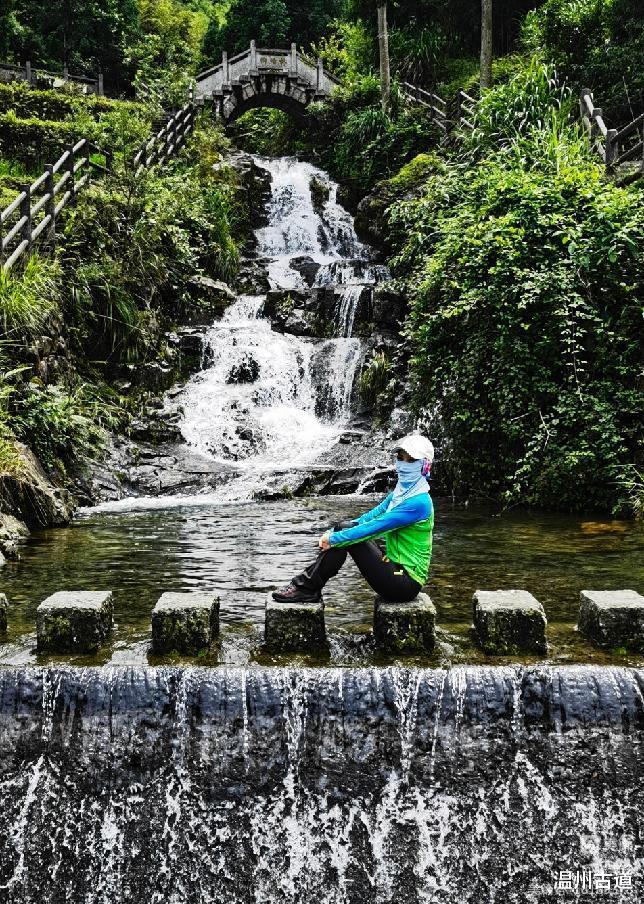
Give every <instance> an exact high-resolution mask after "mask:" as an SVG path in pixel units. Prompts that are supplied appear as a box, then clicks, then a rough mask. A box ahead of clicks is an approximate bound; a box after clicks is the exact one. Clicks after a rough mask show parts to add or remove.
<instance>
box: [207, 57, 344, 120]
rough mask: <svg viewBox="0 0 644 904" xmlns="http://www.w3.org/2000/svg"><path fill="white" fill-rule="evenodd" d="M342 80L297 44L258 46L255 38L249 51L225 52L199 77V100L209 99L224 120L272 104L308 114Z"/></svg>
mask: <svg viewBox="0 0 644 904" xmlns="http://www.w3.org/2000/svg"><path fill="white" fill-rule="evenodd" d="M338 84H339V82H338V80H337V79H336V78H335V77H334V76H332V75H331V74H330V73H328V72H327V71H326V70H325V69H324V67H323V65H322V61H321V60H317V61H313V60H311V59H309V58H308V57H306V56H304V55H303V54H301V53H300V52H299V51H298V49H297V46H296V45H295V44H291V47H290V49H288V50H285V49H280V48H278V49H274V48H258V47H257V46H256V44H255V41H251V45H250V47H249V49H248V50H245V51H244V52H243V53H239V54H237V55H236V56H233V57H229V56H228V54H227V53H226V52H224V53H223V54H222V61H221V63H219V64H218V65H217V66H213V67H212V68H211V69H207V70H206V71H205V72H201V73H200V74H199V75H198V76H197V79H196V84H195V98H196V99H203V100H206V99H208V98H211V99H212V101H213V103H214V105H215V109H216V111H217V112H218V114H219V115H220V116H221V117H222V118H223V119H224V120H225V121H226V122H228V121H232V120H234V119H236V118H237V117H238V116H241V115H242V114H243V113H245V112H246V111H247V110H250V109H251V108H252V107H274V108H277V109H280V110H285V111H286V112H288V113H291V114H292V115H293V116H295V117H298V118H304V117H305V113H306V108H307V107H308V105H309V104H310V103H312V102H313V101H316V100H321V99H323V98H325V97H328V95H329V94H330V93H331V92H332V91H333V89H334V88H335V87H336V85H338Z"/></svg>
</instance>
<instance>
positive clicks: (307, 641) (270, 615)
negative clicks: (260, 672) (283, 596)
mask: <svg viewBox="0 0 644 904" xmlns="http://www.w3.org/2000/svg"><path fill="white" fill-rule="evenodd" d="M264 640H265V643H266V646H267V647H268V648H269V649H270V650H271V651H273V652H275V653H296V652H300V653H308V652H315V651H316V650H319V649H320V648H323V647H325V646H326V631H325V627H324V602H323V600H322V597H320V600H319V602H315V603H277V602H276V601H275V600H274V599H273V597H272V596H271V595H270V594H269V595H268V596H267V598H266V621H265V630H264Z"/></svg>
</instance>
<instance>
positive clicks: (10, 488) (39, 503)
mask: <svg viewBox="0 0 644 904" xmlns="http://www.w3.org/2000/svg"><path fill="white" fill-rule="evenodd" d="M15 448H16V450H17V452H18V453H19V455H20V458H21V464H20V468H19V470H18V471H16V472H15V473H12V474H2V475H0V510H2V512H3V513H4V514H5V515H13V516H14V518H16V519H18V521H22V522H23V523H24V524H25V525H26V526H27V527H28V528H29V529H30V530H35V529H38V528H43V527H56V526H59V525H62V524H67V523H68V522H69V520H70V519H71V516H72V513H73V511H74V501H73V499H72V497H71V495H70V494H69V492H68V491H67V490H65V489H63V488H61V487H58V486H56V485H55V484H54V483H52V481H51V480H50V479H49V477H48V476H47V475H46V474H45V471H44V470H43V468H42V466H41V464H40V462H39V461H38V459H37V458H36V456H35V455H34V453H33V452H32V451H31V450H30V449H28V448H27V446H25V445H24V444H23V443H15Z"/></svg>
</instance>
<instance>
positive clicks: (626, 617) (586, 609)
mask: <svg viewBox="0 0 644 904" xmlns="http://www.w3.org/2000/svg"><path fill="white" fill-rule="evenodd" d="M577 627H578V630H579V631H580V632H581V633H582V634H585V635H586V637H588V638H590V640H592V641H593V642H594V643H595V644H597V645H598V646H599V647H603V648H604V649H610V648H611V647H624V648H625V649H627V650H635V651H644V596H640V594H639V593H636V592H635V590H582V591H581V593H580V605H579V620H578V625H577Z"/></svg>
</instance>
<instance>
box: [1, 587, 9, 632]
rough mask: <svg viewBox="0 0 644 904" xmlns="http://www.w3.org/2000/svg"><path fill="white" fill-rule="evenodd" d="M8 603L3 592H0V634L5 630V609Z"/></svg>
mask: <svg viewBox="0 0 644 904" xmlns="http://www.w3.org/2000/svg"><path fill="white" fill-rule="evenodd" d="M8 608H9V603H8V600H7V597H6V596H5V595H4V593H0V634H4V633H5V631H6V630H7V609H8Z"/></svg>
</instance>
